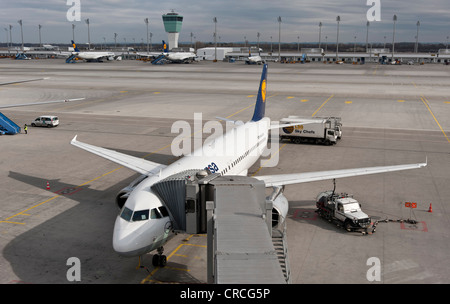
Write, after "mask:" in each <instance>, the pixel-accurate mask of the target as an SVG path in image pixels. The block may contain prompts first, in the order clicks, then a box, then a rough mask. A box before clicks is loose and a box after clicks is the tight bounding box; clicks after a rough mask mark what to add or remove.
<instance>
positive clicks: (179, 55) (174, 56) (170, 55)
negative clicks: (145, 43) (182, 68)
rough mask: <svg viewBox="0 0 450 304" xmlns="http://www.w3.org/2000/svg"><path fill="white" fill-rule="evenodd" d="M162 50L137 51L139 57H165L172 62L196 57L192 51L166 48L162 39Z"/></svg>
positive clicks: (190, 59)
mask: <svg viewBox="0 0 450 304" xmlns="http://www.w3.org/2000/svg"><path fill="white" fill-rule="evenodd" d="M162 46H163V51H162V52H150V53H138V55H139V56H141V57H147V58H151V59H152V63H153V62H154V60H160V59H166V60H168V61H170V62H173V63H191V62H192V61H194V60H195V58H197V55H195V53H192V52H170V51H169V50H168V48H167V44H166V42H165V41H164V40H163V41H162Z"/></svg>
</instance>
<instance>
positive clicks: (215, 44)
mask: <svg viewBox="0 0 450 304" xmlns="http://www.w3.org/2000/svg"><path fill="white" fill-rule="evenodd" d="M213 21H214V62H217V18H216V17H214V18H213Z"/></svg>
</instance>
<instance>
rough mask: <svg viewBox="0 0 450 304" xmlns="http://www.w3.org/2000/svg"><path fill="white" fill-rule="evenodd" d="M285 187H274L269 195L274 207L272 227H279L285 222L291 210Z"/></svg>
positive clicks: (268, 198)
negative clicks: (284, 193)
mask: <svg viewBox="0 0 450 304" xmlns="http://www.w3.org/2000/svg"><path fill="white" fill-rule="evenodd" d="M283 191H284V186H283V187H273V192H272V193H271V194H270V196H269V197H267V200H271V201H272V202H273V208H272V227H277V226H279V225H280V224H283V223H284V221H285V220H286V216H287V213H288V210H289V202H288V200H287V198H286V197H285V196H284V195H283Z"/></svg>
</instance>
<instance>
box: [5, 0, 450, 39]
mask: <svg viewBox="0 0 450 304" xmlns="http://www.w3.org/2000/svg"><path fill="white" fill-rule="evenodd" d="M378 1H379V3H380V8H381V10H380V15H381V21H372V22H371V23H370V26H369V41H370V42H383V41H384V36H386V41H387V42H388V43H390V42H392V34H393V21H392V19H393V15H394V14H396V15H397V17H398V19H397V22H396V32H395V33H396V34H395V36H396V37H395V41H396V42H401V41H415V36H416V31H417V25H416V23H417V21H420V28H419V42H443V43H446V42H447V36H450V0H427V1H424V0H420V1H419V0H409V1H407V0H378ZM74 2H75V1H74ZM79 2H80V3H81V7H80V13H81V20H80V21H74V22H71V21H69V20H67V11H68V10H69V9H71V7H73V6H74V5H73V4H71V5H68V4H67V3H72V1H70V0H69V1H67V0H39V1H36V0H1V9H0V23H1V25H2V31H1V32H2V34H1V35H0V42H3V43H4V42H5V41H6V39H7V35H8V40H9V25H12V26H13V28H12V39H13V42H15V43H20V42H21V36H20V25H19V23H18V22H17V21H18V20H20V19H22V20H23V31H24V41H25V43H27V42H32V43H37V42H39V34H38V33H39V31H38V25H39V24H41V25H42V29H41V33H42V42H43V43H69V42H70V40H71V39H72V23H73V24H75V40H76V41H77V43H79V44H80V43H86V42H87V40H88V30H87V25H86V23H85V21H84V20H85V19H87V18H89V20H90V35H91V43H100V42H103V41H104V38H105V40H106V42H113V41H114V33H117V34H118V42H124V38H125V39H126V41H127V43H132V42H133V39H134V41H135V42H136V43H142V41H144V42H145V43H146V25H145V23H144V19H145V18H149V29H150V32H152V34H153V39H152V41H153V43H160V41H161V40H162V39H166V40H167V34H166V33H165V31H164V27H163V22H162V17H161V16H162V15H163V14H165V13H168V12H170V10H171V9H174V10H175V11H176V12H177V13H179V14H180V15H182V16H184V21H183V25H182V29H181V32H180V39H179V40H180V41H190V33H191V32H192V33H193V34H194V36H195V37H196V40H197V41H203V42H206V41H213V40H214V38H213V33H214V22H213V17H217V21H218V22H217V31H218V36H220V39H221V41H222V42H235V41H244V37H246V39H247V40H248V41H250V42H253V41H256V40H257V33H258V32H259V33H260V34H261V37H260V41H270V40H271V38H270V37H271V36H272V39H273V41H274V42H278V25H279V24H278V21H277V18H278V16H281V19H282V23H281V41H282V42H297V37H298V36H299V37H300V42H317V41H318V40H319V22H322V24H323V26H322V41H325V37H326V36H327V41H328V42H330V43H335V42H336V34H337V22H336V16H338V15H339V16H340V17H341V22H340V31H339V41H340V42H353V41H354V36H357V38H356V41H357V42H361V43H365V41H366V29H367V27H366V23H367V16H366V14H367V11H368V10H369V9H370V8H371V7H372V6H373V5H370V6H369V5H367V0H334V1H332V0H240V1H236V0H190V1H187V0H184V1H181V0H179V1H171V0H167V1H161V0H158V1H155V0H126V1H125V0H79ZM5 28H7V29H8V31H5V30H4V29H5Z"/></svg>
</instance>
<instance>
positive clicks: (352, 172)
mask: <svg viewBox="0 0 450 304" xmlns="http://www.w3.org/2000/svg"><path fill="white" fill-rule="evenodd" d="M426 165H427V162H425V163H419V164H408V165H395V166H379V167H367V168H355V169H343V170H331V171H318V172H306V173H293V174H278V175H265V176H253V177H254V178H256V179H259V180H262V181H264V182H265V183H266V187H275V186H284V185H291V184H299V183H308V182H314V181H321V180H327V179H335V178H342V177H352V176H360V175H369V174H376V173H383V172H393V171H401V170H409V169H418V168H422V167H425V166H426Z"/></svg>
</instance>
